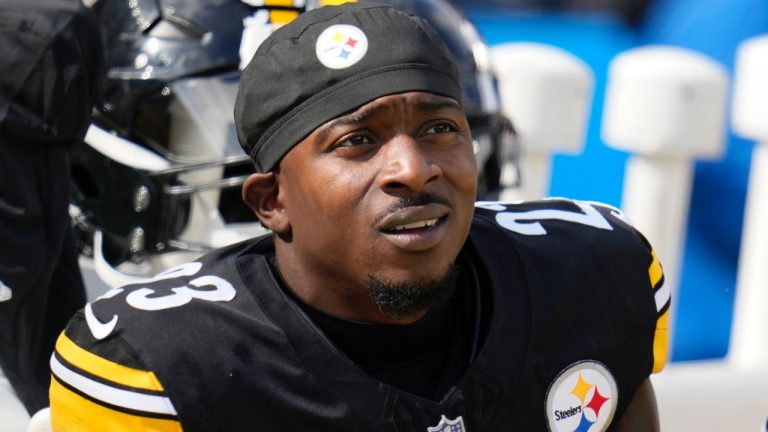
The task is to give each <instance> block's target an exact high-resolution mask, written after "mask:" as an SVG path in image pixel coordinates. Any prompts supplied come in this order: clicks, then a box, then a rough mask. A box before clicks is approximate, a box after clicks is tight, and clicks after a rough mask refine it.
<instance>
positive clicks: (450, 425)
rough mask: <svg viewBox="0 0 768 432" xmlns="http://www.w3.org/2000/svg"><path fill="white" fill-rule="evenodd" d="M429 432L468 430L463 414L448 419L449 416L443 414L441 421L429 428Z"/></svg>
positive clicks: (460, 431)
mask: <svg viewBox="0 0 768 432" xmlns="http://www.w3.org/2000/svg"><path fill="white" fill-rule="evenodd" d="M427 432H467V430H466V429H464V419H463V418H462V417H461V416H458V417H456V418H455V419H454V420H448V417H446V416H445V415H443V416H442V417H440V423H438V424H437V426H434V427H431V428H427Z"/></svg>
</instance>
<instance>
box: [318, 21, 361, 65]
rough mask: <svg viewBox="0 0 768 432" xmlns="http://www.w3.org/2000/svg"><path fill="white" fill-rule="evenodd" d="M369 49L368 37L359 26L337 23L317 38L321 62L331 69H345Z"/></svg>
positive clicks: (357, 60)
mask: <svg viewBox="0 0 768 432" xmlns="http://www.w3.org/2000/svg"><path fill="white" fill-rule="evenodd" d="M366 51H368V38H366V37H365V33H363V31H362V30H360V29H359V28H357V27H355V26H352V25H347V24H337V25H333V26H330V27H328V28H327V29H325V30H324V31H323V32H322V33H320V36H319V37H318V38H317V43H316V44H315V54H317V59H318V60H320V63H322V64H323V65H325V66H326V67H328V68H331V69H344V68H348V67H350V66H352V65H353V64H355V63H357V62H359V61H360V60H362V58H363V57H364V56H365V53H366Z"/></svg>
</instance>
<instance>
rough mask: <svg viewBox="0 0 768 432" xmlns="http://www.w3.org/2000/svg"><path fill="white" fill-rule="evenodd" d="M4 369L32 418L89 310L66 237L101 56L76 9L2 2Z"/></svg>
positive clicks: (0, 339) (36, 0)
mask: <svg viewBox="0 0 768 432" xmlns="http://www.w3.org/2000/svg"><path fill="white" fill-rule="evenodd" d="M0 53H2V55H0V70H2V74H0V366H1V367H2V371H3V372H4V373H5V375H6V376H7V377H8V379H9V381H10V383H11V384H12V385H13V387H14V389H15V392H16V394H17V395H18V397H19V399H21V401H22V402H23V403H24V405H25V407H26V408H27V410H28V411H29V412H30V413H34V412H35V411H37V410H39V409H40V408H42V407H46V406H48V387H49V384H50V369H49V367H48V361H49V359H50V355H51V353H52V352H53V347H54V343H55V341H56V338H57V336H58V334H59V333H60V332H61V330H62V329H63V328H64V327H65V326H66V324H67V321H68V320H69V318H71V316H72V314H73V313H74V312H75V311H77V310H78V309H80V308H82V307H83V305H84V304H85V289H84V287H83V282H82V279H81V276H80V270H79V268H78V264H77V251H76V250H75V245H74V241H73V236H72V234H71V232H70V220H69V213H68V211H67V209H68V202H69V165H68V158H67V148H68V147H69V146H70V145H71V144H73V143H75V142H78V141H80V140H82V139H83V136H84V135H85V131H86V129H87V128H88V124H89V123H90V113H91V107H93V103H94V102H95V96H96V94H97V93H98V87H99V85H100V82H101V79H102V69H103V61H104V60H103V57H104V54H103V50H102V44H101V39H100V36H99V33H98V26H97V23H96V20H95V18H94V16H93V15H92V14H91V12H90V10H89V9H87V8H85V7H84V6H83V5H82V4H81V3H80V1H78V0H25V1H21V2H20V1H16V0H0Z"/></svg>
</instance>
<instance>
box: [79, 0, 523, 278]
mask: <svg viewBox="0 0 768 432" xmlns="http://www.w3.org/2000/svg"><path fill="white" fill-rule="evenodd" d="M339 3H343V1H337V0H292V1H291V0H206V1H194V2H192V1H185V0H99V1H98V2H97V3H96V4H95V5H94V6H93V8H94V9H95V11H96V12H97V14H98V15H99V17H100V23H101V27H102V34H103V37H104V40H105V44H106V46H107V47H108V49H107V67H108V70H107V79H106V84H105V87H104V89H103V92H102V93H101V97H100V99H99V101H98V102H97V105H96V107H95V109H94V116H93V124H92V126H91V128H90V129H89V131H88V134H87V135H86V138H85V140H84V142H83V143H79V144H77V145H75V146H74V147H73V148H72V151H71V166H72V168H71V169H72V179H73V195H72V200H71V203H72V205H71V207H70V211H71V214H72V216H73V224H74V226H75V228H76V231H77V232H78V233H79V238H80V242H81V251H82V252H83V253H84V254H85V255H93V257H94V258H95V261H96V262H97V263H99V262H101V263H103V264H106V265H108V266H110V267H114V266H119V265H129V266H130V265H134V266H145V267H146V265H150V268H149V269H145V270H146V272H147V273H154V272H157V271H160V270H163V269H165V268H167V267H168V266H169V265H171V264H173V263H174V262H173V261H170V262H166V261H163V260H160V261H158V259H159V257H167V256H170V255H173V253H174V252H176V253H179V254H181V255H185V254H189V253H192V254H200V253H203V252H205V251H206V250H209V249H212V248H215V247H219V246H222V245H225V244H228V243H232V242H234V241H238V240H241V239H245V238H249V237H253V236H255V235H259V234H261V233H265V232H266V231H265V229H264V228H262V227H261V225H260V224H259V223H258V220H257V219H256V217H255V216H254V215H253V213H252V212H251V210H250V209H249V208H248V207H247V206H246V205H245V204H244V203H243V202H242V200H241V198H240V185H241V184H242V182H243V181H244V179H245V178H246V177H247V176H248V174H249V173H251V172H252V170H253V166H252V163H251V161H250V160H249V158H248V156H247V155H245V154H243V152H242V150H241V149H240V146H239V144H238V142H237V134H236V132H235V128H234V116H233V107H234V100H235V95H236V92H237V84H238V80H239V75H240V70H241V69H242V68H243V67H244V66H245V65H246V64H247V63H248V61H250V58H251V56H252V55H253V53H254V52H255V51H256V49H257V47H258V45H259V44H260V43H261V42H262V41H263V40H264V39H265V38H266V37H267V36H268V35H269V34H270V33H271V32H272V31H273V30H274V29H275V28H276V27H278V26H280V25H283V24H285V23H287V22H289V21H291V20H292V19H294V18H295V17H296V16H298V15H299V14H300V13H302V12H303V11H305V10H307V9H312V8H316V7H320V6H324V5H326V4H339ZM384 3H391V4H393V5H395V6H397V7H400V8H402V9H404V10H406V11H408V12H411V13H414V14H418V15H421V16H423V17H424V18H425V19H427V20H428V21H430V22H431V23H432V24H433V26H434V27H435V29H436V30H437V32H438V34H440V35H441V36H442V37H443V39H444V40H445V42H446V45H447V46H448V47H449V49H450V51H451V52H452V53H453V55H454V56H455V57H456V61H457V64H458V65H459V68H460V73H461V79H462V85H463V89H464V92H465V97H464V99H465V100H464V101H463V103H464V106H465V110H466V112H467V116H468V119H469V122H470V126H471V128H472V131H473V137H474V140H475V143H474V144H475V153H476V155H477V161H478V166H479V168H480V170H479V171H480V173H481V174H480V182H479V184H480V190H479V193H480V196H481V197H484V196H487V195H486V194H487V192H489V191H492V190H494V189H495V188H497V187H498V186H499V175H500V166H501V162H502V160H503V159H510V158H512V159H513V158H514V157H513V156H514V153H515V149H516V146H515V145H514V140H513V138H514V136H513V135H514V134H513V130H512V126H511V123H510V122H509V120H507V119H506V118H505V117H504V116H503V115H501V114H500V108H499V99H498V93H497V91H496V87H495V85H496V84H495V78H494V76H493V74H492V72H491V67H490V64H489V55H488V50H487V47H486V45H485V43H484V42H483V41H482V39H481V38H480V35H479V34H478V32H477V31H476V29H475V28H474V26H472V24H470V23H469V21H467V20H466V19H465V18H464V16H463V15H462V14H461V13H460V12H459V11H458V10H457V9H456V8H455V7H453V6H451V5H450V3H448V2H447V1H446V0H391V1H385V2H384ZM510 154H512V156H510ZM182 259H189V257H188V256H186V257H185V258H182ZM147 263H149V264H147ZM97 270H98V269H97ZM143 271H144V270H142V272H143Z"/></svg>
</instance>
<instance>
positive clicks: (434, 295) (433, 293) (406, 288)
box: [368, 264, 459, 318]
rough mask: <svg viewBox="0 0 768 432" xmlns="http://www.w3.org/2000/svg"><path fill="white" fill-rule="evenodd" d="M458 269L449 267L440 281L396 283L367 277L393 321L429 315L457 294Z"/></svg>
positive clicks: (378, 302) (374, 297)
mask: <svg viewBox="0 0 768 432" xmlns="http://www.w3.org/2000/svg"><path fill="white" fill-rule="evenodd" d="M458 273H459V269H458V268H457V267H456V266H455V265H453V264H452V265H450V266H449V268H448V269H447V270H446V272H445V273H444V274H443V275H442V276H441V277H438V278H435V279H431V280H429V279H427V280H417V281H406V282H393V281H386V280H382V279H380V278H378V277H376V276H374V275H368V291H369V294H370V297H371V300H372V301H373V303H374V304H375V305H376V306H377V307H378V308H379V310H380V311H381V312H382V313H385V314H387V315H389V316H391V317H393V318H401V317H407V316H413V315H416V314H421V313H423V312H428V311H430V310H432V309H433V308H435V307H437V306H439V305H441V304H443V303H444V302H445V301H446V300H447V299H449V298H450V297H451V296H453V293H455V292H456V285H457V279H458Z"/></svg>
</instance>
